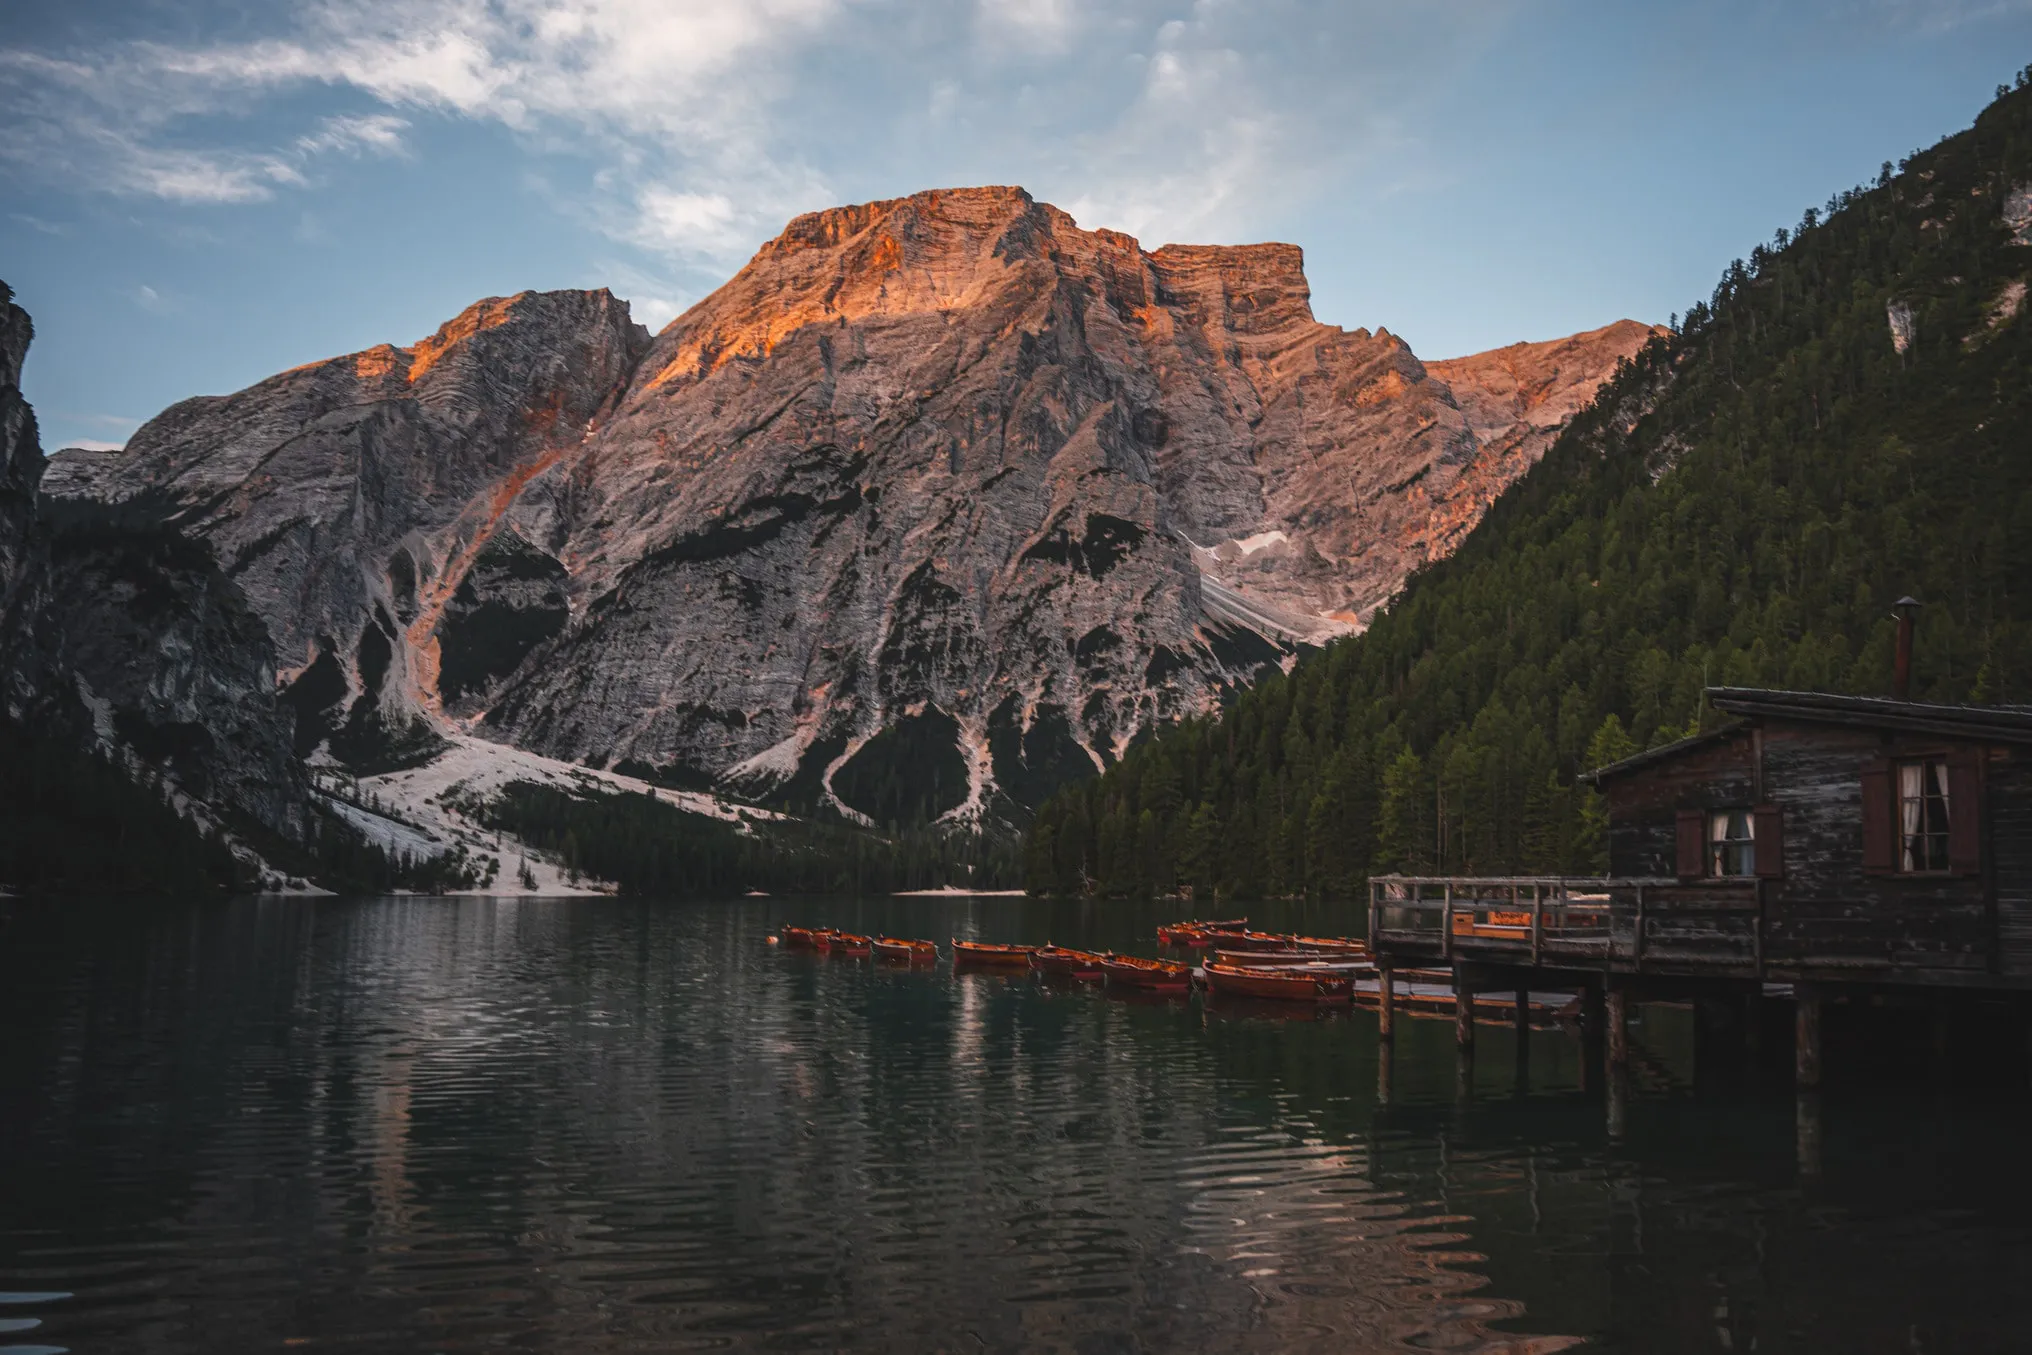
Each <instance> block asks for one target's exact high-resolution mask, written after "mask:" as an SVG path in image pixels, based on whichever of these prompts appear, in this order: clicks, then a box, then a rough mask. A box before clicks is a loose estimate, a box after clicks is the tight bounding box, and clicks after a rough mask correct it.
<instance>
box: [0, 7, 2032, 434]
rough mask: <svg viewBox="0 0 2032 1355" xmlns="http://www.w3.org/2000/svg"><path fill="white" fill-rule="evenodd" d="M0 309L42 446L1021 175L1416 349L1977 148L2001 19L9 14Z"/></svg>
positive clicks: (1726, 12)
mask: <svg viewBox="0 0 2032 1355" xmlns="http://www.w3.org/2000/svg"><path fill="white" fill-rule="evenodd" d="M0 14H4V15H5V20H6V21H5V22H4V23H0V280H4V281H6V282H7V283H8V284H9V285H11V286H12V287H13V289H14V291H15V293H16V300H17V301H18V302H19V304H21V305H23V306H25V307H26V308H27V309H28V310H29V311H30V313H31V314H32V315H33V316H34V319H35V323H36V332H37V338H36V343H35V346H34V348H33V349H32V350H31V353H30V357H29V362H28V368H27V372H26V375H25V376H24V380H23V384H24V387H25V389H26V394H27V395H28V397H29V399H30V400H31V401H32V402H33V403H34V404H35V406H36V409H37V413H38V415H39V416H40V420H41V424H42V431H43V443H44V446H45V447H47V448H50V449H54V448H58V447H64V446H72V445H88V446H114V445H118V444H120V443H122V442H124V441H125V440H126V438H127V437H129V436H130V435H131V434H132V433H133V431H134V429H135V428H136V427H138V426H139V425H140V424H141V423H142V422H143V421H144V420H146V419H147V418H149V417H150V416H152V415H154V414H155V413H157V412H158V411H160V410H161V409H163V408H165V407H166V406H168V405H170V404H172V403H174V402H175V401H177V400H180V399H183V398H186V397H188V396H192V395H199V394H223V393H227V392H230V391H234V390H237V389H240V388H242V387H244V386H247V385H249V384H251V383H253V382H255V381H258V380H260V379H261V378H262V377H264V376H267V375H270V374H272V373H274V372H278V371H281V370H284V369H286V368H289V367H292V366H295V365H298V364H300V363H304V362H309V361H313V360H316V359H319V358H324V357H330V356H333V355H336V354H340V353H347V352H353V351H357V350H359V349H363V348H367V347H370V346H372V345H374V344H377V343H382V342H393V343H397V344H409V343H413V342H414V341H416V340H417V339H419V338H422V337H423V336H425V335H427V334H429V333H430V332H431V331H432V330H434V329H436V328H437V326H438V325H439V324H441V323H442V322H443V321H445V320H446V319H449V318H450V317H451V316H453V315H455V314H457V313H458V312H459V311H460V310H462V309H463V308H464V307H465V306H467V305H469V304H470V303H472V302H473V301H475V300H478V299H479V298H481V297H485V296H500V295H507V294H511V293H514V292H518V291H521V290H524V289H526V288H557V287H599V286H605V287H609V288H611V289H612V290H613V291H614V292H615V293H616V294H618V295H620V296H622V297H624V298H626V299H627V300H628V301H629V302H630V303H631V304H632V305H633V307H634V314H635V317H636V318H637V319H638V320H641V321H643V322H644V323H646V324H648V325H649V326H650V327H651V328H652V329H658V328H661V327H662V326H663V325H664V324H666V323H668V322H669V320H670V319H671V318H672V317H674V316H675V315H677V314H679V313H680V312H681V311H682V310H683V309H684V308H685V307H687V306H689V305H691V304H692V303H694V302H696V301H697V300H699V299H700V298H701V297H703V296H705V295H706V294H707V293H709V292H710V291H712V289H713V288H714V287H716V286H718V285H719V284H720V283H721V282H723V281H724V280H725V279H726V278H728V277H729V276H731V275H732V274H733V273H734V271H735V270H737V269H738V268H739V267H740V266H741V264H742V263H743V262H744V261H745V260H746V259H747V258H748V257H749V255H751V254H752V253H753V251H754V249H755V248H756V246H757V245H759V244H761V243H762V242H763V241H765V240H767V239H769V238H770V237H771V236H773V235H775V234H776V233H777V232H778V231H779V230H780V229H781V228H782V226H783V224H784V223H785V222H786V221H787V220H789V219H790V218H791V217H792V216H794V215H796V214H797V213H799V212H803V211H809V210H812V209H815V208H819V207H825V206H831V205H834V204H838V203H844V202H861V201H868V200H872V199H877V198H886V197H897V196H901V195H904V194H907V193H911V192H914V191H917V190H919V189H925V188H939V187H951V186H959V185H969V184H984V183H1015V184H1020V185H1022V186H1024V187H1026V188H1028V189H1029V190H1030V191H1031V192H1032V193H1033V194H1034V195H1035V196H1036V197H1038V198H1039V199H1041V200H1043V201H1047V202H1052V203H1055V204H1057V205H1058V206H1060V207H1062V208H1064V209H1066V210H1067V211H1069V212H1070V213H1072V215H1073V216H1074V217H1075V218H1077V219H1078V221H1079V222H1080V224H1081V225H1083V226H1087V227H1098V226H1107V227H1111V228H1114V229H1117V230H1124V231H1127V232H1129V233H1131V234H1133V235H1135V236H1137V237H1138V238H1140V239H1141V240H1142V242H1143V244H1144V246H1145V247H1146V248H1155V247H1157V246H1158V245H1160V244H1164V243H1167V242H1177V243H1221V244H1233V243H1244V242H1250V241H1258V240H1288V241H1291V242H1293V243H1296V244H1298V245H1300V246H1302V247H1303V248H1304V250H1305V255H1306V267H1307V275H1308V277H1309V278H1310V280H1311V283H1312V289H1313V308H1314V311H1315V313H1316V314H1317V315H1318V316H1319V318H1320V319H1322V320H1324V321H1327V322H1329V323H1332V324H1339V325H1343V326H1346V327H1348V328H1351V329H1352V328H1355V327H1357V326H1363V327H1367V328H1370V329H1375V328H1378V327H1384V328H1388V329H1389V330H1390V331H1392V332H1393V333H1396V334H1399V335H1402V336H1403V337H1404V338H1406V339H1407V340H1408V341H1409V342H1410V344H1411V346H1412V348H1413V350H1414V351H1415V352H1417V353H1418V354H1420V355H1421V356H1424V357H1428V358H1439V357H1451V356H1457V355H1459V354H1462V353H1469V352H1476V351H1480V350H1482V349H1486V348H1493V347H1497V346H1499V345H1502V344H1506V343H1512V342H1516V341H1518V340H1522V339H1544V338H1551V337H1555V336H1558V335H1562V334H1567V333H1572V332H1575V331H1577V330H1582V329H1589V328H1593V327H1595V326H1597V325H1602V324H1606V323H1608V322H1610V321H1612V320H1616V319H1619V318H1623V317H1629V318H1634V319H1639V320H1645V321H1652V322H1665V321H1666V320H1667V319H1668V318H1669V317H1670V316H1671V315H1673V314H1674V313H1677V312H1682V311H1684V310H1685V309H1686V308H1687V307H1688V306H1689V305H1690V304H1691V303H1692V302H1694V301H1695V300H1698V299H1700V298H1702V297H1704V296H1706V295H1708V294H1709V293H1710V292H1711V291H1712V289H1713V286H1714V282H1715V280H1716V278H1717V277H1718V276H1719V275H1720V273H1721V271H1722V269H1723V268H1724V267H1726V266H1727V264H1728V262H1729V260H1730V259H1732V258H1736V257H1739V256H1743V255H1746V254H1748V252H1749V251H1750V249H1751V247H1752V246H1754V245H1755V244H1757V243H1758V242H1759V241H1762V240H1768V239H1769V238H1770V237H1771V235H1772V233H1773V231H1774V230H1775V229H1776V228H1778V227H1780V226H1787V227H1789V226H1791V225H1793V224H1794V223H1796V222H1797V220H1798V218H1799V216H1800V213H1801V212H1802V211H1803V210H1804V209H1805V208H1807V207H1809V206H1818V205H1819V204H1821V203H1823V202H1825V201H1826V199H1827V198H1828V197H1829V195H1830V194H1832V193H1835V192H1837V191H1839V190H1841V189H1843V188H1846V187H1849V186H1852V185H1854V184H1857V183H1860V182H1862V181H1864V180H1866V179H1870V178H1873V177H1874V176H1875V175H1876V173H1877V170H1878V167H1879V166H1880V165H1881V164H1882V162H1884V161H1886V160H1892V161H1896V160H1898V159H1900V158H1902V157H1903V156H1905V155H1907V154H1909V153H1910V152H1912V151H1913V150H1915V149H1918V148H1920V147H1922V146H1926V145H1930V144H1931V143H1933V142H1934V141H1936V140H1938V139H1939V138H1940V137H1942V136H1945V135H1947V134H1949V133H1952V132H1954V131H1956V130H1958V129H1960V128H1962V127H1965V126H1966V125H1968V123H1969V122H1970V121H1971V120H1972V119H1973V118H1974V116H1975V114H1976V113H1977V112H1978V111H1979V110H1980V109H1981V107H1982V106H1983V105H1984V104H1985V103H1986V102H1988V101H1989V99H1990V98H1991V97H1993V93H1994V90H1995V87H1996V86H1997V85H1998V84H2000V83H2006V82H2009V81H2011V80H2012V79H2013V78H2014V76H2015V73H2016V72H2017V70H2018V69H2019V68H2020V67H2021V66H2023V65H2025V64H2026V63H2027V62H2032V0H1934V3H1922V2H1918V0H1786V3H1784V4H1769V3H1758V4H1751V3H1723V2H1720V0H1717V2H1715V3H1703V2H1702V0H1680V2H1679V3H1664V2H1663V0H1435V2H1434V3H1425V4H1419V3H1415V0H1390V2H1389V3H1383V2H1381V0H1321V2H1319V3H1310V2H1308V0H312V2H310V3H292V2H290V0H128V2H127V3H112V2H110V0H66V3H64V4H61V5H54V4H40V5H38V4H35V3H33V0H0Z"/></svg>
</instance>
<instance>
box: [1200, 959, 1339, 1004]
mask: <svg viewBox="0 0 2032 1355" xmlns="http://www.w3.org/2000/svg"><path fill="white" fill-rule="evenodd" d="M1206 981H1207V988H1208V990H1209V991H1211V992H1212V993H1213V994H1214V995H1215V996H1216V997H1221V996H1228V997H1269V998H1277V999H1279V1000H1281V1001H1285V1002H1347V1001H1349V1000H1350V999H1351V998H1353V996H1354V992H1355V980H1354V976H1353V975H1351V974H1347V973H1341V972H1337V971H1335V970H1330V969H1317V970H1310V971H1308V970H1300V969H1251V968H1249V967H1247V966H1246V965H1226V964H1221V963H1220V962H1219V961H1212V962H1209V963H1208V964H1207V965H1206Z"/></svg>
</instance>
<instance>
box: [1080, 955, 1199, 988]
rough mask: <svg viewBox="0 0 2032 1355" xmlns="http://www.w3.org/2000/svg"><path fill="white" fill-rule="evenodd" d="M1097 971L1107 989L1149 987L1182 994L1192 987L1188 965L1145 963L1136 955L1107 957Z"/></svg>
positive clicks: (1174, 962) (1166, 962)
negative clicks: (1100, 974)
mask: <svg viewBox="0 0 2032 1355" xmlns="http://www.w3.org/2000/svg"><path fill="white" fill-rule="evenodd" d="M1101 969H1102V971H1103V972H1105V973H1106V974H1107V976H1108V986H1109V987H1110V988H1114V987H1118V986H1119V987H1122V988H1151V989H1158V990H1163V991H1175V992H1180V993H1182V992H1184V991H1185V990H1186V989H1188V988H1190V987H1192V966H1191V965H1185V964H1179V963H1178V962H1177V961H1175V960H1145V959H1143V958H1142V957H1140V956H1136V955H1107V956H1103V957H1102V959H1101Z"/></svg>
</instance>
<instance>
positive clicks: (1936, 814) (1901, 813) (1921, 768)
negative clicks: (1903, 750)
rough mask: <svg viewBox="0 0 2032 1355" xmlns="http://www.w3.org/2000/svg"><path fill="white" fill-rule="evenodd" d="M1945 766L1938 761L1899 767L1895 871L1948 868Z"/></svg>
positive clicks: (1902, 764)
mask: <svg viewBox="0 0 2032 1355" xmlns="http://www.w3.org/2000/svg"><path fill="white" fill-rule="evenodd" d="M1951 808H1952V806H1951V803H1950V800H1949V797H1948V777H1947V763H1946V762H1944V761H1940V760H1938V759H1928V760H1926V761H1924V762H1901V763H1899V764H1898V869H1899V870H1901V871H1910V872H1920V871H1944V870H1947V869H1948V868H1949V856H1948V827H1947V824H1948V814H1949V812H1950V810H1951Z"/></svg>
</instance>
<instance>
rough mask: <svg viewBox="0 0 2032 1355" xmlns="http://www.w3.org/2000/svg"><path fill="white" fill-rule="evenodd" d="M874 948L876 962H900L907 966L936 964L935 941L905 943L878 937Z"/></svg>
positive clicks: (901, 939) (890, 938) (898, 939)
mask: <svg viewBox="0 0 2032 1355" xmlns="http://www.w3.org/2000/svg"><path fill="white" fill-rule="evenodd" d="M874 948H875V958H876V959H878V960H901V961H903V962H905V963H907V964H937V963H938V943H937V942H936V941H906V940H904V939H903V938H901V937H896V936H878V937H876V938H875V941H874Z"/></svg>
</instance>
